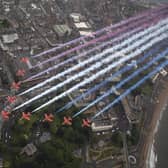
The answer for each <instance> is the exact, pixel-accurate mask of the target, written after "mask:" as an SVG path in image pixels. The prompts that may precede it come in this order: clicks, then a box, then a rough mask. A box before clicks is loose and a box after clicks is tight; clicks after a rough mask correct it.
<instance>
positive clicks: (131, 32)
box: [23, 11, 164, 82]
mask: <svg viewBox="0 0 168 168" xmlns="http://www.w3.org/2000/svg"><path fill="white" fill-rule="evenodd" d="M162 12H163V11H162ZM163 14H164V13H162V14H161V16H162V15H163ZM161 16H160V15H159V13H158V14H157V16H156V17H155V18H153V17H154V15H152V16H150V18H147V19H146V18H145V21H143V22H144V23H142V21H141V20H140V21H139V22H135V23H133V24H132V25H131V27H132V28H136V27H137V26H138V24H141V25H140V26H141V27H138V28H136V29H134V30H132V31H130V32H127V33H125V34H123V35H121V36H120V37H116V38H115V39H112V40H110V41H107V42H104V43H103V44H100V45H98V46H96V47H94V48H92V49H89V50H87V52H85V53H80V54H79V55H75V56H73V57H72V58H69V59H67V60H65V61H63V62H61V63H59V64H57V65H54V66H53V67H50V68H47V69H46V70H44V71H41V72H39V73H37V74H35V75H33V76H31V77H29V78H27V79H26V80H24V81H23V82H25V81H28V80H31V79H33V78H36V77H39V76H40V75H44V74H46V73H49V72H50V71H52V70H56V69H58V68H59V67H60V66H64V65H66V64H68V63H70V62H72V61H74V60H76V59H79V58H80V57H82V56H86V55H87V54H91V53H92V52H94V51H96V50H98V49H101V48H103V47H106V46H108V45H112V44H113V43H115V42H116V41H119V40H122V39H124V38H126V37H129V36H131V35H132V34H134V33H137V32H138V31H140V30H142V29H145V28H146V27H147V26H149V25H150V24H151V23H153V22H154V21H158V20H159V19H160V18H161ZM162 17H163V16H162ZM152 19H154V20H152ZM149 20H151V21H149ZM147 21H148V23H146V22H147ZM127 29H130V28H129V27H128V28H127ZM121 32H122V31H121ZM118 33H119V32H117V34H118Z"/></svg>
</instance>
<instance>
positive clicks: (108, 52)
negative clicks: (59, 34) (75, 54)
mask: <svg viewBox="0 0 168 168" xmlns="http://www.w3.org/2000/svg"><path fill="white" fill-rule="evenodd" d="M167 20H168V19H166V20H164V21H161V22H160V23H158V24H157V25H156V26H152V27H150V28H148V29H146V30H144V31H142V32H140V33H138V34H135V35H134V36H132V37H131V38H129V39H127V40H125V41H123V42H122V43H120V44H118V45H116V46H114V47H112V48H109V49H106V50H104V51H103V52H102V53H100V54H96V55H95V56H94V57H91V58H89V59H88V60H85V61H83V62H81V63H79V64H77V65H75V66H73V67H71V68H69V69H67V70H65V71H63V72H61V73H59V74H57V75H56V76H53V77H51V78H49V79H47V80H45V81H43V82H41V83H39V84H37V85H36V86H33V87H32V88H30V89H28V90H26V91H24V92H22V93H20V94H19V95H20V96H21V95H24V94H26V93H29V92H30V91H33V90H35V89H37V88H40V87H42V86H44V85H46V84H47V83H49V82H52V81H54V80H56V79H59V78H60V77H64V76H65V75H66V74H68V73H71V72H73V71H75V70H77V69H79V68H81V67H84V66H85V65H87V64H89V63H91V62H94V61H98V60H99V59H103V57H104V56H106V54H112V53H113V52H115V51H117V50H118V49H120V48H122V47H124V46H127V45H128V44H130V43H132V42H134V41H136V40H137V39H138V38H140V37H141V36H145V35H146V34H148V33H151V32H152V31H155V30H157V31H156V32H155V33H156V34H157V32H160V29H159V28H160V27H161V26H163V25H164V24H166V22H167ZM158 29H159V30H158ZM161 30H163V31H164V27H163V28H161ZM155 33H153V34H149V35H148V36H146V37H144V38H143V39H141V40H139V41H138V42H135V43H134V44H133V45H130V46H128V47H127V48H126V49H123V50H121V51H120V52H119V51H118V53H117V54H114V55H110V58H106V59H104V60H103V61H99V62H97V63H96V64H94V65H92V66H90V67H89V68H88V69H86V70H83V71H81V72H80V73H79V74H76V75H74V76H73V77H71V78H69V79H67V80H65V81H64V82H62V83H59V84H58V85H56V86H54V87H52V88H54V89H53V91H54V90H56V89H58V88H60V87H62V86H64V85H65V84H67V83H69V82H71V81H74V80H75V79H77V78H79V77H82V76H84V75H85V74H87V73H89V72H91V71H93V70H95V69H97V68H100V66H102V65H103V64H105V63H108V62H110V61H111V59H114V58H117V57H120V56H122V55H124V54H125V53H127V52H129V51H131V50H133V49H135V48H136V47H138V46H139V45H141V44H143V43H144V42H145V41H147V40H149V39H150V38H152V37H153V36H155ZM158 34H159V33H158ZM141 38H142V37H141ZM52 88H51V89H52Z"/></svg>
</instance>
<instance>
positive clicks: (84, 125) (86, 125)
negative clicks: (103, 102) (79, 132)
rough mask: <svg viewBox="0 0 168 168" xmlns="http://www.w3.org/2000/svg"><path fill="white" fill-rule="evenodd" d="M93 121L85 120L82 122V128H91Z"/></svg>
mask: <svg viewBox="0 0 168 168" xmlns="http://www.w3.org/2000/svg"><path fill="white" fill-rule="evenodd" d="M90 126H91V121H90V120H89V119H83V120H82V127H90Z"/></svg>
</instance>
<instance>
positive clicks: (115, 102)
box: [92, 60, 168, 120]
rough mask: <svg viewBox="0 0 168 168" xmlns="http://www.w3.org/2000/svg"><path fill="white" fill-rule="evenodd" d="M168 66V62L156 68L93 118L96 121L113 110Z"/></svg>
mask: <svg viewBox="0 0 168 168" xmlns="http://www.w3.org/2000/svg"><path fill="white" fill-rule="evenodd" d="M167 65H168V60H167V61H166V62H164V63H162V64H161V65H160V66H158V67H157V68H155V69H154V70H153V71H152V72H150V73H149V74H148V75H146V76H145V77H144V78H143V79H141V80H139V81H138V82H137V83H136V84H135V85H133V86H132V87H130V88H129V89H128V90H126V91H125V92H124V93H123V94H121V95H120V96H119V97H118V98H116V99H115V100H114V101H113V102H112V103H110V104H109V105H108V106H106V107H105V108H103V109H102V110H101V111H99V112H98V113H97V114H96V115H95V116H94V117H93V118H92V120H94V119H95V118H96V117H98V116H99V115H100V114H102V113H104V112H105V111H107V110H108V109H110V108H112V107H113V106H114V105H115V104H117V103H119V101H121V100H122V99H123V98H124V97H126V96H127V95H129V94H130V93H131V92H132V91H133V90H135V89H136V88H137V87H139V86H140V85H141V84H143V83H144V82H145V81H146V80H147V79H149V78H150V77H151V76H153V75H155V74H156V73H157V72H159V71H160V70H161V69H162V68H164V67H165V66H167Z"/></svg>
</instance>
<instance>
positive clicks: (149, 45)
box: [15, 35, 167, 112]
mask: <svg viewBox="0 0 168 168" xmlns="http://www.w3.org/2000/svg"><path fill="white" fill-rule="evenodd" d="M166 37H167V36H165V35H164V36H160V37H159V38H157V39H155V40H153V42H151V43H149V44H148V45H146V46H145V47H142V48H141V49H140V50H139V49H138V51H137V52H136V54H137V55H138V54H140V53H142V52H144V51H145V50H146V49H147V48H148V47H151V46H152V45H153V44H154V43H156V42H159V41H161V40H163V39H164V38H166ZM132 57H133V55H132ZM128 59H129V58H128ZM125 61H126V60H125ZM119 64H121V62H118V63H117V64H115V65H113V66H109V67H108V68H107V69H106V70H102V71H100V73H97V74H96V75H94V76H92V77H91V78H89V79H87V80H85V81H83V82H81V83H79V84H77V85H75V86H74V87H72V88H70V89H68V90H67V91H65V92H63V93H61V94H60V95H58V96H56V97H54V98H53V99H51V100H49V101H48V102H46V103H45V104H43V105H41V106H40V107H38V108H36V109H35V110H33V112H35V111H38V110H40V109H42V108H44V107H45V106H48V105H50V104H52V103H53V102H55V101H57V100H59V99H61V98H63V97H65V96H67V95H68V94H70V93H72V92H73V91H75V90H77V89H79V88H80V87H82V86H85V85H86V84H88V83H91V82H92V81H94V80H95V79H97V78H98V77H99V76H101V75H103V74H105V73H107V72H109V71H110V70H111V69H113V68H114V66H117V65H119ZM54 89H55V88H54ZM48 91H49V92H53V88H52V89H49V90H48ZM48 91H46V92H44V93H42V94H41V95H38V96H36V97H35V98H32V99H30V100H28V101H27V102H25V103H24V105H26V104H29V103H31V102H32V101H34V100H37V99H39V98H40V97H43V96H44V95H45V94H46V93H47V94H48ZM24 105H23V104H22V105H20V106H19V107H16V108H15V110H16V109H18V108H21V107H22V106H24Z"/></svg>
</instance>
